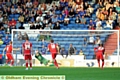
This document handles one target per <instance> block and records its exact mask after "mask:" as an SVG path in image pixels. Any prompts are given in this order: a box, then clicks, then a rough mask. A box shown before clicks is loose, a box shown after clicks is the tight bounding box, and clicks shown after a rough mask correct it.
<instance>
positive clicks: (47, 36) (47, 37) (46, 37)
mask: <svg viewBox="0 0 120 80" xmlns="http://www.w3.org/2000/svg"><path fill="white" fill-rule="evenodd" d="M46 34H47V35H46V36H45V40H46V41H48V42H49V41H50V40H51V35H50V32H49V31H48V32H46Z"/></svg>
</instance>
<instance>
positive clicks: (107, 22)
mask: <svg viewBox="0 0 120 80" xmlns="http://www.w3.org/2000/svg"><path fill="white" fill-rule="evenodd" d="M104 28H110V29H113V25H112V24H111V23H110V22H109V21H106V26H104Z"/></svg>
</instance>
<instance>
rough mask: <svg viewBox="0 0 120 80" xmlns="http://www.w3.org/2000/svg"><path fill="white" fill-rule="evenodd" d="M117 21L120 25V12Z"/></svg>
mask: <svg viewBox="0 0 120 80" xmlns="http://www.w3.org/2000/svg"><path fill="white" fill-rule="evenodd" d="M117 23H118V25H119V26H120V14H118V18H117Z"/></svg>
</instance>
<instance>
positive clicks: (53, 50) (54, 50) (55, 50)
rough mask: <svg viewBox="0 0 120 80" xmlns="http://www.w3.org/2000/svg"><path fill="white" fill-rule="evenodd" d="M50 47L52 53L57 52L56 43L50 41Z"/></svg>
mask: <svg viewBox="0 0 120 80" xmlns="http://www.w3.org/2000/svg"><path fill="white" fill-rule="evenodd" d="M48 49H49V50H50V52H51V53H57V44H55V43H50V44H49V45H48Z"/></svg>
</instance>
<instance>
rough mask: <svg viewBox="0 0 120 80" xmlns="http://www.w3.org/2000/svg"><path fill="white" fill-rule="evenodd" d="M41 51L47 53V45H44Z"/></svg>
mask: <svg viewBox="0 0 120 80" xmlns="http://www.w3.org/2000/svg"><path fill="white" fill-rule="evenodd" d="M41 53H42V54H43V55H45V54H46V53H47V48H46V47H45V45H42V49H41Z"/></svg>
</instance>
